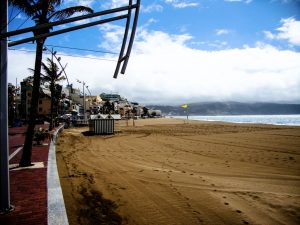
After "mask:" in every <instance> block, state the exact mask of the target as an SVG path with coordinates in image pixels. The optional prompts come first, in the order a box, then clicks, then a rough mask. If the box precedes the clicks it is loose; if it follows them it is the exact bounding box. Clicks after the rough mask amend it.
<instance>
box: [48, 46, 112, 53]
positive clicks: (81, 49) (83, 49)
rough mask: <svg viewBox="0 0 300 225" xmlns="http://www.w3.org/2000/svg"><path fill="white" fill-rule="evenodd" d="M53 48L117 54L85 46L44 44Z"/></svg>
mask: <svg viewBox="0 0 300 225" xmlns="http://www.w3.org/2000/svg"><path fill="white" fill-rule="evenodd" d="M46 46H50V47H54V48H65V49H73V50H79V51H87V52H96V53H107V54H112V55H118V53H116V52H109V51H101V50H92V49H85V48H75V47H67V46H59V45H46Z"/></svg>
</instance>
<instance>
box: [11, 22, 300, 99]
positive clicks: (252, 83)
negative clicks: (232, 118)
mask: <svg viewBox="0 0 300 225" xmlns="http://www.w3.org/2000/svg"><path fill="white" fill-rule="evenodd" d="M107 29H108V31H109V30H111V29H115V30H116V31H117V30H118V29H119V28H117V27H113V28H112V27H107ZM107 38H112V39H114V38H115V39H116V40H117V41H119V38H118V37H115V36H114V35H112V37H107ZM190 41H192V37H191V36H190V35H188V34H184V35H170V34H167V33H164V32H161V31H148V30H140V31H139V32H138V36H137V38H136V41H135V43H134V49H133V52H132V55H131V58H130V60H129V64H128V67H127V71H126V74H125V75H119V77H118V79H113V78H112V76H113V73H114V68H115V65H116V62H114V61H100V60H91V59H85V58H72V57H67V56H62V63H63V64H65V63H66V62H67V63H68V67H67V73H68V74H69V80H70V81H73V82H74V85H75V86H76V85H77V84H76V83H75V80H76V78H79V79H82V80H84V81H85V82H86V83H87V85H88V86H89V87H90V90H91V91H92V93H93V94H100V93H101V92H103V91H104V92H118V93H120V94H121V95H123V96H124V97H126V98H128V99H129V100H132V101H138V102H140V103H161V104H163V103H164V104H180V103H182V102H196V101H222V100H232V101H272V102H276V101H294V102H300V92H299V90H300V64H299V62H300V53H298V52H294V51H290V50H284V51H283V50H279V49H276V48H275V47H272V46H270V45H266V44H263V43H258V44H257V46H256V47H252V48H250V47H245V48H242V49H226V50H219V51H217V50H216V51H204V50H199V49H193V48H191V47H189V46H188V42H190ZM103 57H105V58H106V59H110V60H111V59H115V58H113V57H112V56H103ZM114 57H115V56H114ZM33 62H34V55H33V54H32V55H30V54H28V53H23V52H16V51H9V81H10V82H13V83H14V82H15V78H16V77H17V76H18V77H21V76H22V77H23V78H24V77H25V76H27V75H28V71H27V68H28V67H32V65H33ZM19 80H20V78H19ZM78 87H79V85H78Z"/></svg>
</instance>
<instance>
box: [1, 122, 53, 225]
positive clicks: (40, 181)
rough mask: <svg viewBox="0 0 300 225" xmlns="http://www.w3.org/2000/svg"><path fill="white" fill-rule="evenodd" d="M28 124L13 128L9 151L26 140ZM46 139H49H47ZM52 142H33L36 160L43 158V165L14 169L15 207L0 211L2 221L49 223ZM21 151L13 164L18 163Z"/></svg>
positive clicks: (3, 223) (17, 224) (12, 190)
mask: <svg viewBox="0 0 300 225" xmlns="http://www.w3.org/2000/svg"><path fill="white" fill-rule="evenodd" d="M25 131H26V127H24V126H23V127H20V128H9V146H10V149H9V155H11V154H12V153H13V152H14V151H16V150H17V149H18V148H19V147H20V146H22V144H23V143H24V139H25V136H24V132H25ZM44 143H48V141H45V142H44ZM48 152H49V145H47V146H33V149H32V163H36V162H43V163H44V167H43V168H36V169H22V170H10V193H11V196H10V197H11V204H12V205H13V206H14V207H15V210H14V211H13V212H11V213H8V214H6V215H0V224H1V225H46V224H47V161H48ZM21 153H22V151H20V152H19V153H18V154H17V155H16V156H15V157H14V158H12V159H11V160H10V162H9V164H10V165H11V164H18V163H19V160H20V158H21Z"/></svg>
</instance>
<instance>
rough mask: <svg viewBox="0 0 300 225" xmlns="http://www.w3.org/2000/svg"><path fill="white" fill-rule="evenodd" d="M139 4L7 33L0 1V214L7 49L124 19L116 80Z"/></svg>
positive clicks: (4, 203) (3, 206)
mask: <svg viewBox="0 0 300 225" xmlns="http://www.w3.org/2000/svg"><path fill="white" fill-rule="evenodd" d="M140 4H141V0H136V1H135V3H133V1H132V0H128V5H127V6H123V7H119V8H115V9H109V10H104V11H100V12H96V13H91V14H87V15H83V16H77V17H72V18H69V19H65V20H61V21H57V22H51V23H47V24H41V25H38V26H32V27H28V28H24V29H20V30H15V31H10V32H7V10H8V3H7V0H1V2H0V23H1V24H0V25H1V26H0V29H1V31H0V41H1V47H0V65H1V77H0V92H1V93H0V107H1V109H0V113H1V114H0V147H1V151H0V172H1V173H0V174H1V178H0V213H5V212H8V211H10V210H11V205H10V185H9V169H8V163H9V162H8V149H9V147H8V106H7V105H8V102H7V63H8V62H7V47H12V46H15V45H19V44H23V43H27V42H31V41H35V40H38V39H40V38H47V37H51V36H55V35H59V34H63V33H66V32H70V31H75V30H79V29H83V28H87V27H91V26H95V25H99V24H104V23H108V22H113V21H117V20H122V19H126V25H125V32H124V36H123V42H122V46H121V50H120V54H119V59H118V62H117V65H116V69H115V72H114V75H113V78H117V77H118V74H119V71H120V68H121V65H122V68H121V74H125V70H126V67H127V64H128V60H129V57H130V53H131V50H132V45H133V41H134V37H135V33H136V28H137V22H138V16H139V10H140ZM122 12H125V13H124V14H121V15H113V14H114V13H122ZM133 12H134V19H133V22H132V28H131V32H130V25H131V17H132V15H131V14H132V13H133ZM107 15H111V17H109V18H106V19H99V20H96V21H93V22H88V23H85V24H81V25H77V26H73V27H69V28H65V29H60V30H57V31H53V32H49V33H46V34H41V35H37V36H33V37H29V38H25V39H22V40H18V41H12V42H8V41H7V38H8V37H13V36H16V35H20V34H25V33H29V32H33V31H39V30H42V29H45V28H48V29H49V28H53V27H55V26H58V25H62V24H68V23H71V22H75V21H81V20H84V19H89V18H95V17H100V16H107ZM129 33H130V37H129V42H128V43H127V39H128V36H129ZM126 47H127V49H126Z"/></svg>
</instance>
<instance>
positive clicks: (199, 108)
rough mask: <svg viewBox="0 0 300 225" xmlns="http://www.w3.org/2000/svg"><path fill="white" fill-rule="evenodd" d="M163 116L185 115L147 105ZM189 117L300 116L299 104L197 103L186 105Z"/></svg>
mask: <svg viewBox="0 0 300 225" xmlns="http://www.w3.org/2000/svg"><path fill="white" fill-rule="evenodd" d="M147 107H148V108H150V109H151V108H154V109H159V110H161V111H162V113H163V114H165V115H178V116H179V115H186V109H184V108H181V107H180V106H166V105H149V106H147ZM188 112H189V115H287V114H300V104H281V103H241V102H199V103H191V104H188Z"/></svg>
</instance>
